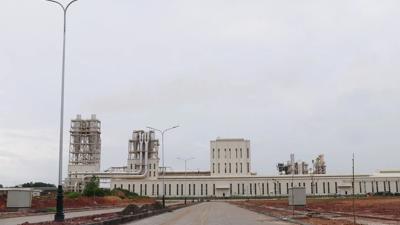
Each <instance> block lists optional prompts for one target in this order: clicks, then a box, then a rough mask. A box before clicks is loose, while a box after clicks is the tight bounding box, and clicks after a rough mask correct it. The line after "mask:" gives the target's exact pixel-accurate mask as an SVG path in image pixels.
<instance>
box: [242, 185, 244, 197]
mask: <svg viewBox="0 0 400 225" xmlns="http://www.w3.org/2000/svg"><path fill="white" fill-rule="evenodd" d="M242 195H244V184H242Z"/></svg>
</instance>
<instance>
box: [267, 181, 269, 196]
mask: <svg viewBox="0 0 400 225" xmlns="http://www.w3.org/2000/svg"><path fill="white" fill-rule="evenodd" d="M267 194H268V195H269V183H267Z"/></svg>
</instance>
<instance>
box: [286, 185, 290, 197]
mask: <svg viewBox="0 0 400 225" xmlns="http://www.w3.org/2000/svg"><path fill="white" fill-rule="evenodd" d="M286 194H289V183H286Z"/></svg>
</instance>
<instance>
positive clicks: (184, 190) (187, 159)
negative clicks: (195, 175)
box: [176, 157, 195, 205]
mask: <svg viewBox="0 0 400 225" xmlns="http://www.w3.org/2000/svg"><path fill="white" fill-rule="evenodd" d="M176 159H178V160H183V161H185V185H184V189H183V192H184V195H185V205H186V198H187V197H186V186H187V180H186V173H187V172H186V171H187V161H189V160H192V159H195V158H194V157H190V158H186V159H183V158H180V157H178V158H176Z"/></svg>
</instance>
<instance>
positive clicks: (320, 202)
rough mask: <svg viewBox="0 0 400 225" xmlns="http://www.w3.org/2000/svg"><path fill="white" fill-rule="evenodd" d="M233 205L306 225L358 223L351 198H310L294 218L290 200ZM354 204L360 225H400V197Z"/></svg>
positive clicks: (256, 201)
mask: <svg viewBox="0 0 400 225" xmlns="http://www.w3.org/2000/svg"><path fill="white" fill-rule="evenodd" d="M231 203H232V204H236V205H238V206H241V207H244V208H247V209H249V210H252V211H256V212H259V213H265V214H268V215H272V216H276V217H280V218H293V219H295V220H297V221H302V222H304V223H306V224H326V225H336V224H354V223H353V200H352V199H351V198H312V199H307V206H306V207H299V206H298V207H296V208H295V210H294V216H293V210H292V208H291V206H288V200H287V199H268V200H265V199H264V200H245V201H232V202H231ZM354 205H355V207H354V209H355V215H356V221H357V224H368V225H383V224H400V197H365V198H356V199H355V201H354Z"/></svg>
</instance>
